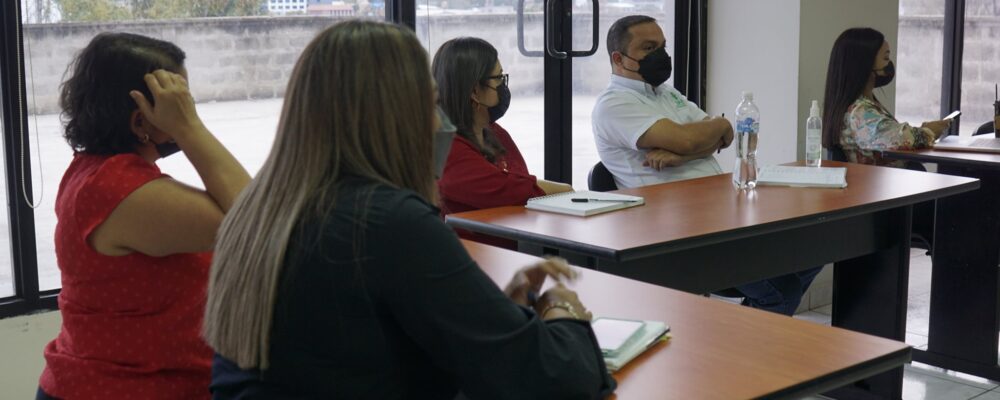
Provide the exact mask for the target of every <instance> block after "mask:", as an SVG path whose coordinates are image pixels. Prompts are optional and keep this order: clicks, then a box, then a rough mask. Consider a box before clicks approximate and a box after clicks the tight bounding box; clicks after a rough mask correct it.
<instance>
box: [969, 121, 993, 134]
mask: <svg viewBox="0 0 1000 400" xmlns="http://www.w3.org/2000/svg"><path fill="white" fill-rule="evenodd" d="M994 130H995V128H994V126H993V121H987V122H985V123H983V124H982V125H979V127H978V128H976V131H975V132H974V133H973V134H972V136H976V135H985V134H987V133H993V131H994Z"/></svg>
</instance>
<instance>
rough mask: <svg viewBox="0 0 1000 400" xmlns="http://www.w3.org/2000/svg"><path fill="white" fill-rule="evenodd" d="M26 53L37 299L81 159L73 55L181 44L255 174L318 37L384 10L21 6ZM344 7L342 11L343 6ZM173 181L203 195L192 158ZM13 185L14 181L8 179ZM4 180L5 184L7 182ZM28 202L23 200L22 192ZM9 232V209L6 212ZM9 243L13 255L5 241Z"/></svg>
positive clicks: (176, 165) (0, 279)
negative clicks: (117, 36) (75, 139)
mask: <svg viewBox="0 0 1000 400" xmlns="http://www.w3.org/2000/svg"><path fill="white" fill-rule="evenodd" d="M20 3H21V21H22V23H23V27H22V29H21V31H20V34H21V37H22V38H23V39H22V42H23V51H24V58H23V63H24V77H23V81H24V85H25V92H26V96H25V97H24V98H23V99H21V101H23V104H24V107H25V109H26V113H27V120H26V121H25V124H26V125H27V126H25V129H26V130H27V132H28V140H27V143H25V146H26V147H25V150H26V151H23V152H22V153H23V155H24V156H25V157H24V159H25V163H26V164H27V165H28V166H30V170H31V174H30V176H29V177H28V179H29V182H30V187H31V189H30V191H32V198H33V200H34V203H35V204H36V205H37V208H35V209H34V231H35V235H34V246H35V249H36V253H37V266H32V265H25V266H23V267H24V268H37V269H36V271H37V277H38V290H41V291H45V290H50V289H58V288H59V287H60V286H61V284H60V275H59V268H58V266H57V264H56V257H55V246H54V240H53V237H54V234H55V226H56V222H57V220H56V216H55V209H54V202H55V197H56V193H57V191H58V187H59V182H60V180H61V178H62V175H63V173H64V171H65V170H66V167H67V166H68V165H69V163H70V161H71V159H72V157H73V153H72V150H71V149H70V147H69V146H68V145H67V144H66V142H65V141H64V140H63V138H62V133H63V126H62V121H61V119H60V115H59V111H60V109H59V105H58V96H59V85H60V84H61V82H62V81H63V79H64V77H65V75H64V73H65V71H66V68H67V66H68V64H69V63H70V61H71V60H72V58H73V56H74V55H75V54H76V53H77V52H78V51H79V50H80V49H81V48H83V47H84V46H85V45H86V44H87V43H88V42H89V40H90V39H91V38H93V37H94V35H96V34H98V33H100V32H106V31H115V32H131V33H138V34H142V35H146V36H150V37H154V38H158V39H164V40H168V41H171V42H173V43H175V44H177V45H178V46H179V47H181V49H183V50H184V51H185V52H186V53H187V60H186V68H187V70H188V76H189V81H190V82H191V90H192V93H193V95H194V97H195V100H196V102H197V103H198V111H199V114H200V115H201V117H202V119H203V120H204V121H205V124H206V125H207V126H208V128H209V129H210V130H211V131H212V132H213V133H214V134H215V135H216V136H218V137H219V139H220V140H221V141H222V142H223V144H225V145H226V146H227V147H228V148H229V149H230V150H231V151H232V152H233V153H234V154H235V155H236V157H237V158H238V159H239V160H240V161H241V162H242V163H243V164H244V165H245V166H246V167H247V169H248V170H249V171H250V172H251V173H255V172H256V171H257V170H258V169H259V168H260V166H261V165H262V164H263V161H264V159H265V158H266V156H267V153H268V151H269V150H270V147H271V143H272V142H273V139H274V134H275V129H276V126H277V121H278V116H279V114H280V109H281V101H282V96H283V94H284V90H285V86H286V84H287V82H288V78H289V74H290V73H291V70H292V66H293V64H294V63H295V61H296V60H297V58H298V55H299V53H300V52H301V50H302V49H303V48H304V47H305V45H306V44H307V43H308V42H309V40H311V39H312V37H313V36H314V35H315V34H316V33H318V32H319V31H320V30H322V29H323V28H325V27H327V26H329V25H330V24H332V23H334V22H336V21H338V20H342V19H345V18H351V17H368V18H379V19H381V18H383V17H382V16H383V15H384V3H378V4H376V3H369V2H362V3H363V4H360V5H359V4H358V3H359V2H358V1H348V2H346V3H344V2H330V1H312V2H308V4H307V2H306V1H296V2H288V3H287V4H286V6H288V7H293V8H289V9H287V10H281V11H273V12H272V11H271V10H272V9H273V7H274V5H275V3H278V2H276V1H266V0H237V1H229V0H227V1H219V0H216V1H189V0H153V1H144V2H125V1H118V0H58V1H56V0H21V2H20ZM334 3H335V4H334ZM158 165H159V167H160V168H161V169H162V170H163V171H164V172H165V173H167V174H169V175H171V176H173V177H174V178H176V179H178V180H181V181H184V182H186V183H188V184H191V185H194V186H197V187H202V186H203V185H202V184H201V181H200V179H199V177H198V175H197V173H196V171H195V170H194V168H193V167H192V166H191V165H190V163H189V162H188V161H187V160H186V159H185V158H184V156H183V155H180V154H178V155H174V156H172V157H169V158H167V159H164V160H161V161H160V162H158ZM5 176H6V175H5ZM0 179H2V177H0ZM18 195H23V193H20V192H19V193H18ZM0 221H3V224H4V225H5V226H6V225H7V224H6V222H7V221H8V218H7V216H6V209H4V211H3V212H0ZM8 232H9V229H5V230H3V233H2V234H0V244H2V245H3V246H4V247H3V248H4V249H9V248H10V246H9V244H8V242H9V240H8V238H7V236H6V234H7V233H8ZM11 270H12V263H11V262H10V252H9V251H6V250H5V251H3V252H2V254H0V298H4V297H9V296H10V295H12V294H14V291H13V290H12V288H13V285H12V282H13V274H12V273H11Z"/></svg>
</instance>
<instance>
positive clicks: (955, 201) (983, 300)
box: [884, 138, 1000, 380]
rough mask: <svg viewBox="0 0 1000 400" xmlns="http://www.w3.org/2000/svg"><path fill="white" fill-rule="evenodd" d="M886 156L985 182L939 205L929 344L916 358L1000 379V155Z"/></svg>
mask: <svg viewBox="0 0 1000 400" xmlns="http://www.w3.org/2000/svg"><path fill="white" fill-rule="evenodd" d="M945 140H947V138H946V139H945ZM884 155H885V156H886V157H890V158H896V159H900V160H912V161H918V162H927V163H937V165H938V173H941V174H947V175H958V176H965V177H972V178H976V179H979V180H980V182H981V189H979V190H977V191H973V192H968V193H963V194H960V195H957V196H951V197H946V198H941V199H938V200H937V209H936V218H935V224H934V225H935V227H934V257H933V266H934V268H933V271H932V275H931V282H932V284H931V309H930V321H929V322H930V326H929V331H928V338H927V339H928V344H927V350H925V351H915V352H914V355H913V359H914V360H917V361H920V362H923V363H927V364H931V365H935V366H938V367H942V368H947V369H950V370H955V371H961V372H965V373H969V374H972V375H976V376H981V377H985V378H989V379H993V380H1000V366H998V364H997V350H998V348H997V332H998V329H1000V271H998V269H997V266H998V265H1000V154H987V153H972V152H955V151H938V150H920V151H912V152H908V151H907V152H904V151H892V152H884Z"/></svg>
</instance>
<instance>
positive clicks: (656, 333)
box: [594, 318, 670, 372]
mask: <svg viewBox="0 0 1000 400" xmlns="http://www.w3.org/2000/svg"><path fill="white" fill-rule="evenodd" d="M598 320H600V318H599V319H598ZM639 322H641V324H642V326H641V327H640V328H639V329H638V331H637V332H635V333H634V334H629V335H628V336H629V338H628V340H627V341H625V342H624V343H623V344H621V345H620V346H618V348H616V349H615V351H613V352H607V351H605V352H604V363H605V364H606V365H607V366H608V371H612V372H614V371H617V370H619V369H621V368H622V367H624V366H625V364H628V363H629V361H632V360H633V359H635V358H636V357H638V356H639V354H642V352H644V351H646V349H648V348H650V347H653V345H655V344H656V343H659V341H660V340H661V339H663V338H664V337H665V335H667V332H669V331H670V327H669V326H667V325H666V324H664V323H663V322H660V321H639ZM616 334H618V332H614V330H610V331H609V330H606V329H601V328H599V327H598V326H597V325H595V326H594V335H595V336H597V341H598V342H599V343H604V342H607V341H608V340H609V339H610V340H612V341H614V340H616V338H615V337H614V335H616ZM602 338H603V339H602ZM601 347H602V351H603V348H604V347H605V346H604V345H602V346H601Z"/></svg>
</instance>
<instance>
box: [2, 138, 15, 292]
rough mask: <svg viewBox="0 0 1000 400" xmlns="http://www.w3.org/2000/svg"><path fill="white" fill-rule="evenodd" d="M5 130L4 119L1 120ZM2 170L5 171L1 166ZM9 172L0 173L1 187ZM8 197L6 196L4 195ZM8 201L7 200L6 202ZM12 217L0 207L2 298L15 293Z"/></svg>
mask: <svg viewBox="0 0 1000 400" xmlns="http://www.w3.org/2000/svg"><path fill="white" fill-rule="evenodd" d="M0 132H3V121H0ZM0 171H3V169H2V168H0ZM6 177H7V174H5V173H0V187H6ZM3 197H4V198H6V196H3ZM4 203H6V202H4ZM8 221H10V219H9V218H7V208H6V207H3V208H0V299H2V298H4V297H10V296H12V295H14V268H13V265H12V264H11V262H10V224H9V222H8Z"/></svg>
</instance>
